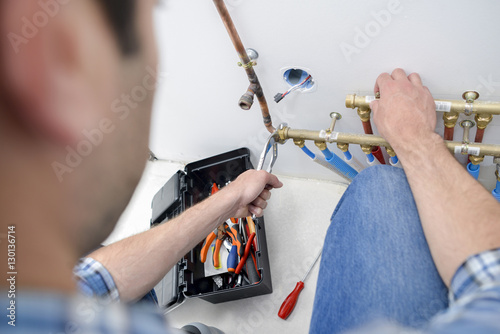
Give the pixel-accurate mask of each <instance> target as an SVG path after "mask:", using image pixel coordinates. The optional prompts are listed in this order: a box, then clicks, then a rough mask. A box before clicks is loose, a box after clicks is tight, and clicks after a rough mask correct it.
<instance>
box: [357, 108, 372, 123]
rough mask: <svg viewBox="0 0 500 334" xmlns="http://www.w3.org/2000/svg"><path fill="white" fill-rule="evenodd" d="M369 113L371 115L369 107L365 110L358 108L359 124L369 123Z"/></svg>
mask: <svg viewBox="0 0 500 334" xmlns="http://www.w3.org/2000/svg"><path fill="white" fill-rule="evenodd" d="M371 113H372V111H371V109H370V108H369V107H368V108H365V107H360V108H358V116H359V118H360V119H361V122H369V121H370V117H371Z"/></svg>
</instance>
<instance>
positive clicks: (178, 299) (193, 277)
mask: <svg viewBox="0 0 500 334" xmlns="http://www.w3.org/2000/svg"><path fill="white" fill-rule="evenodd" d="M252 168H253V166H252V163H251V162H250V151H249V150H248V149H247V148H241V149H237V150H234V151H231V152H227V153H223V154H220V155H217V156H214V157H210V158H207V159H203V160H200V161H196V162H193V163H190V164H188V165H186V167H185V169H184V171H181V170H179V171H178V172H177V173H176V174H174V175H173V176H172V177H171V178H170V180H169V181H168V182H167V183H166V184H165V186H164V187H162V188H161V189H160V190H159V191H158V193H157V194H156V195H155V196H154V198H153V201H152V218H151V226H152V227H153V226H156V225H159V224H162V223H166V222H168V221H169V220H170V219H173V218H175V217H177V216H178V215H179V214H181V213H182V212H184V211H185V210H186V209H188V208H189V207H191V206H193V205H194V204H196V203H199V202H201V201H202V200H204V199H205V198H206V197H208V196H209V194H210V191H211V185H212V184H213V183H217V184H219V185H221V184H226V182H227V181H233V180H234V179H236V177H237V176H238V175H240V174H241V173H243V172H245V171H246V170H248V169H252ZM255 225H256V233H257V239H258V251H257V252H256V261H257V268H258V270H259V271H260V273H261V281H260V282H259V283H256V284H253V285H246V286H240V287H237V288H231V289H225V290H219V291H214V283H213V280H212V277H205V276H204V266H203V264H201V263H200V260H199V251H200V248H201V247H200V245H199V244H198V245H197V246H196V247H195V248H193V249H192V250H190V251H189V252H188V254H186V255H185V256H184V257H183V258H182V259H181V260H179V261H178V262H177V264H176V265H175V266H174V267H173V268H172V269H171V270H170V271H169V272H168V273H167V275H166V276H165V277H164V278H163V279H162V281H160V283H158V285H157V286H156V287H155V291H156V294H157V296H158V301H159V304H160V306H161V307H164V308H166V310H167V312H168V311H171V310H173V309H174V308H175V307H177V306H179V305H180V304H182V302H184V301H185V299H186V298H191V297H199V298H202V299H204V300H207V301H209V302H211V303H220V302H225V301H230V300H236V299H242V298H247V297H252V296H257V295H262V294H266V293H271V292H272V283H271V273H270V268H269V258H268V253H267V243H266V237H265V228H264V219H263V217H261V218H257V219H256V220H255Z"/></svg>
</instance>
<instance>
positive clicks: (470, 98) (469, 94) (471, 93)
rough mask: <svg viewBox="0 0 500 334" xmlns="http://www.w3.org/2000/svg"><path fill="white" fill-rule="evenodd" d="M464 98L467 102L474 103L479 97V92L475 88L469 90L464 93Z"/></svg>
mask: <svg viewBox="0 0 500 334" xmlns="http://www.w3.org/2000/svg"><path fill="white" fill-rule="evenodd" d="M462 98H463V99H464V100H465V102H467V103H473V102H474V101H476V100H477V99H478V98H479V93H478V92H476V91H475V90H468V91H466V92H464V93H463V94H462Z"/></svg>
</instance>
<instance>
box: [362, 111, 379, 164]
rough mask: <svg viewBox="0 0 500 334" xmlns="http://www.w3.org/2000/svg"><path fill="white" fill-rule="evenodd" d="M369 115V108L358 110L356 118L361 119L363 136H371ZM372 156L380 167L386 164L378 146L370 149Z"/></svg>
mask: <svg viewBox="0 0 500 334" xmlns="http://www.w3.org/2000/svg"><path fill="white" fill-rule="evenodd" d="M370 114H371V110H370V108H365V107H360V108H358V116H359V118H360V119H361V122H362V123H363V130H364V131H365V134H367V135H372V134H373V129H372V123H371V120H370ZM372 154H373V155H374V156H375V158H377V160H378V161H379V162H380V163H381V164H382V165H385V164H386V163H385V159H384V155H383V153H382V150H381V149H380V147H379V146H374V147H372Z"/></svg>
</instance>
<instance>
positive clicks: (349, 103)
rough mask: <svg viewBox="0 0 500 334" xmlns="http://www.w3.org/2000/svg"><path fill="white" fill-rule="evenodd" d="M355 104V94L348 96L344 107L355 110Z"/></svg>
mask: <svg viewBox="0 0 500 334" xmlns="http://www.w3.org/2000/svg"><path fill="white" fill-rule="evenodd" d="M355 103H356V94H349V95H347V96H346V98H345V106H346V108H351V109H354V108H355V106H354V105H355Z"/></svg>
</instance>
